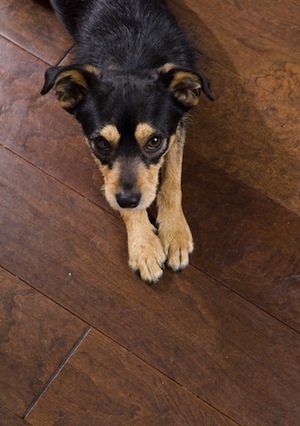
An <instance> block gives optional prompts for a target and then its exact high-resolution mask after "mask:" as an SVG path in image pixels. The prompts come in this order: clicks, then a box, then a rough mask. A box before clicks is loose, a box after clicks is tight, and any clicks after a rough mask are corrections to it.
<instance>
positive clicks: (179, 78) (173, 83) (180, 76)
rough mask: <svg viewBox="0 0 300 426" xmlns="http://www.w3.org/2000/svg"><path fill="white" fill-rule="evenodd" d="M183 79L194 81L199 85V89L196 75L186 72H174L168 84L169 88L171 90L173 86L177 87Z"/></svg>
mask: <svg viewBox="0 0 300 426" xmlns="http://www.w3.org/2000/svg"><path fill="white" fill-rule="evenodd" d="M185 79H191V80H194V82H195V83H197V84H199V88H201V83H200V80H199V78H198V77H197V76H196V74H193V73H191V72H187V71H178V72H176V73H175V75H174V77H173V79H172V81H171V83H170V88H171V89H173V88H174V87H175V86H177V85H178V84H179V83H181V82H182V81H183V80H185Z"/></svg>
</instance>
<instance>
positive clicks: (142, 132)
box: [134, 123, 155, 145]
mask: <svg viewBox="0 0 300 426" xmlns="http://www.w3.org/2000/svg"><path fill="white" fill-rule="evenodd" d="M154 134H155V129H154V128H153V127H152V126H151V125H150V124H148V123H139V124H138V125H137V126H136V129H135V132H134V137H135V139H136V140H137V142H138V143H139V144H140V145H142V144H144V143H145V142H146V141H147V140H148V139H150V138H151V136H153V135H154Z"/></svg>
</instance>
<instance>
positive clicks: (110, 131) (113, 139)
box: [99, 124, 121, 145]
mask: <svg viewBox="0 0 300 426" xmlns="http://www.w3.org/2000/svg"><path fill="white" fill-rule="evenodd" d="M99 134H100V136H103V137H104V138H105V139H106V140H107V141H108V142H110V143H111V144H113V145H117V144H118V142H119V140H120V138H121V135H120V133H119V131H118V129H117V128H116V126H115V125H113V124H107V125H106V126H104V127H103V128H102V129H101V130H100V132H99Z"/></svg>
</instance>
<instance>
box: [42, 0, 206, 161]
mask: <svg viewBox="0 0 300 426" xmlns="http://www.w3.org/2000/svg"><path fill="white" fill-rule="evenodd" d="M51 3H52V6H53V8H54V10H55V11H56V13H57V15H58V16H59V18H60V19H61V21H62V22H63V24H64V25H65V27H66V28H67V29H68V30H69V32H70V33H71V35H72V37H73V39H74V40H75V44H76V64H74V65H68V66H66V67H54V68H50V69H49V70H48V71H47V72H46V81H45V85H44V87H43V89H42V94H45V93H47V92H48V91H49V90H50V89H51V88H52V87H53V86H55V89H56V92H57V95H58V98H59V100H60V102H61V105H62V106H63V108H64V109H66V110H67V111H68V112H70V113H72V114H74V116H75V117H76V119H77V120H78V121H79V122H80V123H81V125H82V128H83V131H84V133H85V135H86V136H87V139H88V140H89V141H90V144H91V148H92V150H93V152H94V154H95V155H96V156H97V157H98V158H99V159H100V161H101V162H102V164H105V165H108V166H109V167H112V165H113V163H114V161H115V159H116V158H118V157H119V156H123V157H124V156H126V157H131V158H137V157H138V156H139V158H140V159H141V160H142V161H143V162H144V164H146V165H147V166H149V165H150V164H153V163H157V162H158V161H159V159H160V157H161V156H162V155H163V154H164V152H165V151H166V150H167V148H168V141H169V138H170V136H171V135H172V134H174V133H175V132H176V128H177V126H178V124H179V122H180V121H181V120H182V119H183V117H184V116H185V114H186V112H187V111H188V110H189V109H190V108H191V107H192V106H193V105H194V104H195V103H196V101H195V99H196V98H197V97H198V95H199V92H200V87H201V89H202V91H203V92H204V93H205V95H206V96H207V97H208V98H209V99H210V100H213V97H212V94H211V91H210V84H209V80H208V79H207V78H206V77H204V76H201V75H199V74H197V72H196V70H195V67H196V61H195V55H194V52H193V48H192V46H191V45H190V43H189V41H188V40H187V38H186V36H185V34H184V33H183V32H182V31H181V30H180V28H179V27H178V24H177V22H176V20H175V19H174V17H173V16H172V15H171V14H170V13H169V11H168V10H167V8H166V6H165V4H164V2H163V1H162V0H51ZM87 64H88V65H89V66H92V67H94V69H95V70H96V72H93V70H92V71H91V69H90V68H88V67H86V66H85V65H87ZM166 64H172V65H171V66H167V67H164V66H165V65H166ZM97 71H99V74H98V73H97ZM178 76H179V77H180V81H179V80H178V79H179V77H178ZM177 80H178V81H177ZM110 123H112V124H114V125H116V127H117V128H118V131H119V132H120V134H121V135H122V137H121V140H120V143H119V145H118V148H117V149H115V150H111V151H110V152H104V151H103V150H101V149H99V148H98V147H97V146H98V145H97V144H95V143H94V142H95V140H96V141H97V137H98V134H99V130H100V129H101V128H102V127H103V126H104V125H106V124H110ZM139 123H150V124H151V125H152V126H153V127H154V128H155V131H156V134H157V135H158V136H159V137H160V138H161V139H162V140H164V141H166V142H165V143H164V144H162V145H161V147H160V148H159V149H157V150H156V151H155V150H154V151H153V152H152V153H151V154H149V153H148V154H147V153H145V152H141V148H140V146H139V145H138V143H137V142H136V141H135V139H134V131H135V129H136V126H137V125H138V124H139Z"/></svg>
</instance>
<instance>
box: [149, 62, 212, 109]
mask: <svg viewBox="0 0 300 426" xmlns="http://www.w3.org/2000/svg"><path fill="white" fill-rule="evenodd" d="M158 72H159V76H160V79H161V81H162V82H163V83H164V84H165V85H166V86H167V87H168V89H169V91H170V92H171V94H172V95H173V96H174V97H175V99H177V100H178V101H179V102H180V103H181V104H182V105H183V106H184V107H185V108H187V109H190V108H192V107H193V106H195V105H197V103H198V101H199V95H200V93H201V90H202V91H203V93H204V94H205V95H206V96H207V97H208V99H209V100H211V101H213V100H214V98H213V95H212V93H211V90H210V82H209V80H208V78H207V77H204V76H201V75H200V74H196V73H194V72H191V71H189V70H185V69H181V68H176V67H175V66H174V67H173V66H172V65H171V64H167V65H165V66H163V67H162V68H160V69H159V70H158Z"/></svg>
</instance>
